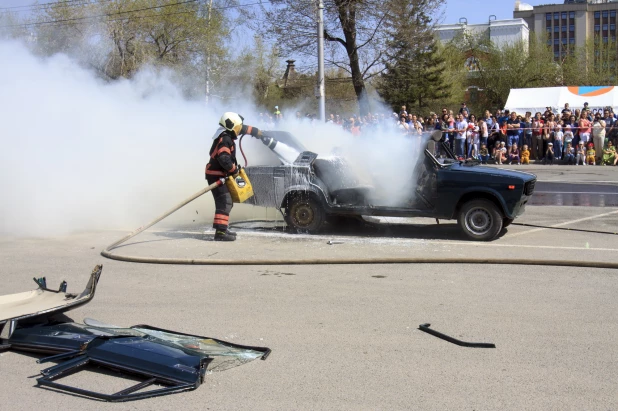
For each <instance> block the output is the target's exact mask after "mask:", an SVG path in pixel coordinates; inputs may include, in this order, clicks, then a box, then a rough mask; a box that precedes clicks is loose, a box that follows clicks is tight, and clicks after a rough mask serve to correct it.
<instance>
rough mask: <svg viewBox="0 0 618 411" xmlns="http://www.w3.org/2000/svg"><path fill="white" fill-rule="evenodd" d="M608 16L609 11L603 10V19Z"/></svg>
mask: <svg viewBox="0 0 618 411" xmlns="http://www.w3.org/2000/svg"><path fill="white" fill-rule="evenodd" d="M608 15H609V12H608V11H607V10H603V17H604V18H607V16H608Z"/></svg>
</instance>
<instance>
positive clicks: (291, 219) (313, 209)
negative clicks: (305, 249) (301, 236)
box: [285, 195, 326, 233]
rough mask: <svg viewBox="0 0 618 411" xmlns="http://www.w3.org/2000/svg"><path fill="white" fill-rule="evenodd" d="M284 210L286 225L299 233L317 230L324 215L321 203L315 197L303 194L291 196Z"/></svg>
mask: <svg viewBox="0 0 618 411" xmlns="http://www.w3.org/2000/svg"><path fill="white" fill-rule="evenodd" d="M285 211H286V213H285V222H286V223H287V225H288V226H289V227H291V228H292V229H293V230H295V231H297V232H301V233H303V232H304V233H313V232H316V231H318V230H319V229H320V227H321V226H322V223H323V222H324V218H325V216H326V213H325V212H324V209H323V208H322V206H321V204H320V203H319V202H318V201H317V200H316V199H315V198H313V197H309V196H304V195H303V196H296V197H292V199H290V200H289V203H288V206H287V208H286V210H285Z"/></svg>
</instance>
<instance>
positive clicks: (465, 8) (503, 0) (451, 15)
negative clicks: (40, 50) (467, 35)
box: [0, 0, 563, 24]
mask: <svg viewBox="0 0 618 411" xmlns="http://www.w3.org/2000/svg"><path fill="white" fill-rule="evenodd" d="M51 1H52V0H40V1H39V3H47V2H51ZM242 2H248V0H241V3H242ZM33 3H34V1H33V0H0V8H2V7H13V6H27V5H31V4H33ZM523 3H528V4H530V5H532V6H538V5H540V4H552V3H563V0H524V1H523ZM514 8H515V0H446V12H445V13H444V19H443V21H442V23H443V24H454V23H457V22H459V19H460V18H461V17H465V18H466V19H468V23H469V24H474V23H485V22H487V21H488V20H489V16H491V15H495V16H496V17H497V19H498V20H504V19H511V18H513V9H514Z"/></svg>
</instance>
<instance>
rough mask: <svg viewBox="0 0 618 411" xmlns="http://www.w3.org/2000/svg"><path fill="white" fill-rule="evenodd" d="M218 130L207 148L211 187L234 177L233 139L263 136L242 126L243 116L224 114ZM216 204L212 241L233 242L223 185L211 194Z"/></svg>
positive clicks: (236, 169)
mask: <svg viewBox="0 0 618 411" xmlns="http://www.w3.org/2000/svg"><path fill="white" fill-rule="evenodd" d="M219 125H220V126H221V127H220V128H219V129H218V130H217V133H215V135H214V141H213V143H212V147H211V148H210V161H209V162H208V164H207V165H206V180H207V181H208V184H212V183H214V182H216V181H217V180H219V179H220V178H227V177H229V176H232V177H236V176H237V175H238V173H239V172H240V165H238V162H237V161H236V139H237V138H238V136H240V135H243V134H250V135H251V136H253V137H256V138H258V137H261V135H262V133H261V131H260V130H258V129H257V128H255V127H251V126H246V125H243V118H242V116H240V115H238V114H236V113H231V112H227V113H224V114H223V116H222V117H221V120H220V121H219ZM212 196H213V198H214V200H215V219H214V221H213V224H212V226H213V227H214V229H215V241H234V240H236V233H234V232H232V231H230V230H229V229H228V221H229V219H230V211H232V206H233V203H232V196H231V195H230V191H229V190H228V188H227V186H226V185H225V184H222V185H221V186H219V187H217V188H215V189H214V190H212Z"/></svg>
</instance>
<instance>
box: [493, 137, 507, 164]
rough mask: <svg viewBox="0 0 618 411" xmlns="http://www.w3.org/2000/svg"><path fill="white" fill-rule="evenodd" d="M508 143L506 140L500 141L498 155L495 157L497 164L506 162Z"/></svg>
mask: <svg viewBox="0 0 618 411" xmlns="http://www.w3.org/2000/svg"><path fill="white" fill-rule="evenodd" d="M505 145H506V143H505V142H504V141H501V142H500V147H499V148H498V149H497V150H496V156H495V157H494V159H495V160H496V164H502V163H506V146H505Z"/></svg>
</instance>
